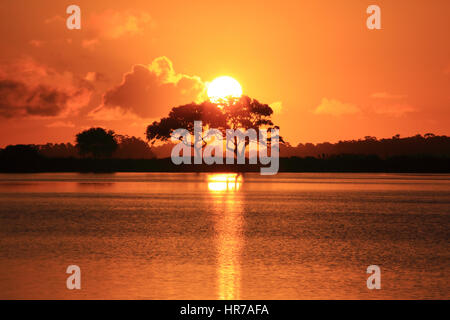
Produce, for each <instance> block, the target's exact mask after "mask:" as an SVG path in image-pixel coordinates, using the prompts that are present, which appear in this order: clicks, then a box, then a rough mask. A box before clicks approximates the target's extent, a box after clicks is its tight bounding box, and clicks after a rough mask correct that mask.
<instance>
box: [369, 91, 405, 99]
mask: <svg viewBox="0 0 450 320" xmlns="http://www.w3.org/2000/svg"><path fill="white" fill-rule="evenodd" d="M370 97H371V98H375V99H405V98H407V97H408V96H407V95H404V94H391V93H387V92H376V93H372V94H371V95H370Z"/></svg>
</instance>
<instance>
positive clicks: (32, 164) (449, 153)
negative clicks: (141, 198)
mask: <svg viewBox="0 0 450 320" xmlns="http://www.w3.org/2000/svg"><path fill="white" fill-rule="evenodd" d="M76 141H77V143H76V144H75V145H74V144H71V143H60V144H50V143H48V144H45V145H10V146H7V147H6V148H4V149H0V172H42V171H45V172H51V171H55V172H58V171H75V172H84V171H88V172H100V171H103V172H105V171H106V172H114V171H144V172H146V171H163V172H164V171H169V172H172V171H175V172H178V171H187V172H192V171H194V172H203V171H228V170H235V169H236V170H237V169H239V170H240V171H241V172H245V171H249V172H253V171H255V172H256V171H259V166H257V165H245V166H240V167H239V168H235V167H234V166H207V165H197V166H175V165H174V164H173V163H172V162H171V161H170V159H167V158H169V157H170V151H171V148H172V146H173V145H172V144H171V143H166V144H162V145H159V146H153V147H150V145H149V144H148V142H146V141H144V140H142V139H140V138H136V137H129V136H123V135H117V134H115V133H114V132H113V131H110V130H105V129H102V128H91V129H88V130H85V131H83V132H80V133H79V134H78V135H77V136H76ZM280 156H281V159H280V172H283V171H285V172H308V171H311V172H320V171H329V172H436V173H439V172H445V173H448V172H450V137H447V136H436V135H434V134H426V135H424V136H422V135H416V136H413V137H407V138H400V136H399V135H396V136H394V137H392V138H391V139H377V138H375V137H365V138H364V139H360V140H350V141H339V142H337V143H327V142H326V143H319V144H312V143H306V144H299V145H297V146H296V147H294V146H291V145H289V143H282V144H281V145H280ZM157 158H159V159H157Z"/></svg>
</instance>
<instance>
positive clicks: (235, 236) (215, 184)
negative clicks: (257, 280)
mask: <svg viewBox="0 0 450 320" xmlns="http://www.w3.org/2000/svg"><path fill="white" fill-rule="evenodd" d="M241 185H242V177H241V176H240V175H238V174H213V175H210V176H208V190H209V191H210V194H211V196H213V203H214V207H213V210H214V228H215V232H216V236H215V239H216V240H215V241H216V248H217V254H218V260H217V280H218V299H220V300H235V299H239V298H240V283H241V252H242V247H243V242H244V241H243V236H242V235H243V222H244V218H243V212H244V210H243V203H242V198H241V197H242V195H240V193H239V192H238V191H239V189H240V187H241Z"/></svg>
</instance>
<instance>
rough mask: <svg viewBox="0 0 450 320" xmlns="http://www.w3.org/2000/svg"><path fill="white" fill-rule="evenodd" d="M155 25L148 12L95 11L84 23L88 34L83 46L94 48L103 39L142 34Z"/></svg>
mask: <svg viewBox="0 0 450 320" xmlns="http://www.w3.org/2000/svg"><path fill="white" fill-rule="evenodd" d="M154 25H155V23H154V21H153V19H152V18H151V17H150V15H149V14H148V13H146V12H133V11H130V10H128V11H114V10H112V9H108V10H106V11H103V12H102V13H93V14H91V16H90V17H89V19H88V21H87V22H86V24H85V25H84V26H85V28H86V31H87V35H88V36H87V39H84V40H83V41H82V47H83V48H86V49H90V50H93V49H94V48H95V47H96V46H97V45H98V44H99V43H100V40H101V39H107V40H112V39H118V38H121V37H123V36H136V35H142V34H144V31H145V30H146V29H147V28H153V27H154ZM82 28H84V27H82Z"/></svg>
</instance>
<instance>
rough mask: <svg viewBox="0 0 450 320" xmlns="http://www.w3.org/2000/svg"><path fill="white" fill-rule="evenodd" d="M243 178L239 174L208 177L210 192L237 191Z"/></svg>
mask: <svg viewBox="0 0 450 320" xmlns="http://www.w3.org/2000/svg"><path fill="white" fill-rule="evenodd" d="M241 183H242V177H241V176H240V175H238V174H237V173H219V174H212V175H209V176H208V190H209V191H213V192H223V191H237V190H239V189H240V188H241Z"/></svg>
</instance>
